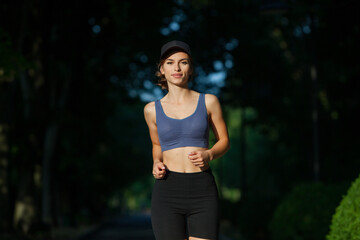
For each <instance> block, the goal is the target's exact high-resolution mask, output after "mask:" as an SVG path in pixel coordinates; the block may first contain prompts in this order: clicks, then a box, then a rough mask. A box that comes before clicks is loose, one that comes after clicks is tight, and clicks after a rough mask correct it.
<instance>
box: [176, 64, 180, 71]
mask: <svg viewBox="0 0 360 240" xmlns="http://www.w3.org/2000/svg"><path fill="white" fill-rule="evenodd" d="M175 71H177V72H178V71H180V66H179V64H175Z"/></svg>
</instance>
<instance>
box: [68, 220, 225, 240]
mask: <svg viewBox="0 0 360 240" xmlns="http://www.w3.org/2000/svg"><path fill="white" fill-rule="evenodd" d="M75 240H155V238H154V235H153V232H152V228H151V220H150V216H148V215H135V216H124V217H119V218H116V219H114V220H112V221H108V222H105V223H103V224H102V225H100V226H99V227H97V228H96V229H94V230H93V231H90V232H88V233H87V234H84V235H82V236H80V237H79V238H77V239H75ZM219 240H232V239H230V238H227V237H225V236H224V235H222V234H220V239H219Z"/></svg>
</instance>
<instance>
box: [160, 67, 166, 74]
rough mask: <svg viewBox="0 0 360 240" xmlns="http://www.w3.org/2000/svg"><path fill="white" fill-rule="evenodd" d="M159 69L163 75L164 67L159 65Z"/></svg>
mask: <svg viewBox="0 0 360 240" xmlns="http://www.w3.org/2000/svg"><path fill="white" fill-rule="evenodd" d="M159 70H160V73H161V74H162V75H165V72H164V69H163V67H162V66H160V68H159Z"/></svg>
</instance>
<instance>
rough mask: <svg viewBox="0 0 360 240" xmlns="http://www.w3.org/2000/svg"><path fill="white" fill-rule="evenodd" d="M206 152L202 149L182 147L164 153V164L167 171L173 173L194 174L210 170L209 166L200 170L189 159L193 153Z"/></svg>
mask: <svg viewBox="0 0 360 240" xmlns="http://www.w3.org/2000/svg"><path fill="white" fill-rule="evenodd" d="M199 150H206V148H200V147H180V148H174V149H170V150H167V151H164V152H163V162H164V164H165V167H166V169H168V170H170V171H173V172H181V173H193V172H201V171H204V170H206V169H207V168H209V164H207V165H205V166H204V167H202V168H200V167H197V166H195V165H194V164H193V163H192V162H191V161H190V159H189V158H188V155H189V153H191V152H192V151H199Z"/></svg>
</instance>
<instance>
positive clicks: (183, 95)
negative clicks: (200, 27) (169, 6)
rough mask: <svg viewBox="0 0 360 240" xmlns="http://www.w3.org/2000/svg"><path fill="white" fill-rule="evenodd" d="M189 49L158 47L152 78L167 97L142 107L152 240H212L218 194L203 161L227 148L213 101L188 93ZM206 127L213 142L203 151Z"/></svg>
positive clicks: (211, 97)
mask: <svg viewBox="0 0 360 240" xmlns="http://www.w3.org/2000/svg"><path fill="white" fill-rule="evenodd" d="M193 73H194V72H193V66H192V59H191V51H190V47H189V45H187V44H186V43H184V42H181V41H171V42H168V43H167V44H165V45H164V46H163V47H162V48H161V55H160V64H159V69H158V72H157V75H158V77H159V85H160V86H161V87H162V88H163V89H167V91H168V92H167V94H166V95H165V96H164V97H163V98H162V99H161V100H157V101H155V102H150V103H148V104H147V105H146V106H145V108H144V115H145V120H146V123H147V125H148V127H149V132H150V138H151V141H152V146H153V150H152V153H153V161H154V164H153V171H152V173H153V175H154V178H155V179H156V180H155V184H154V188H153V193H152V206H151V221H152V226H153V231H154V234H155V237H156V239H157V240H184V239H188V240H197V239H211V240H216V239H218V225H219V224H218V223H219V221H218V192H217V188H216V183H215V181H214V176H213V175H212V172H211V169H210V168H209V162H210V161H212V160H214V159H216V158H219V157H221V156H222V155H224V154H225V153H226V151H227V150H228V149H229V136H228V132H227V128H226V124H225V121H224V119H223V116H222V111H221V106H220V104H219V101H218V99H217V98H216V96H214V95H211V94H203V93H198V92H195V91H193V90H190V89H189V87H188V83H189V81H190V80H191V77H192V76H193ZM209 126H211V127H212V129H213V132H214V134H215V136H216V139H217V141H216V143H215V144H214V146H213V147H212V148H210V149H209V148H208V144H209V143H208V142H209Z"/></svg>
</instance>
